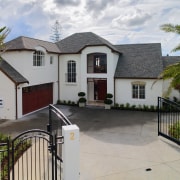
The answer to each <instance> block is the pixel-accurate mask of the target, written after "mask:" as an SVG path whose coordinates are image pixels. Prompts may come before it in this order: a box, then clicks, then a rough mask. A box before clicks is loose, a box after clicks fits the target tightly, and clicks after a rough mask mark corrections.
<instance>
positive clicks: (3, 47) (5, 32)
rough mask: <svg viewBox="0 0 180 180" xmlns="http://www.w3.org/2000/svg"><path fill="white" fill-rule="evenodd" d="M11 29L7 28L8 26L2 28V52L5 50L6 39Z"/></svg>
mask: <svg viewBox="0 0 180 180" xmlns="http://www.w3.org/2000/svg"><path fill="white" fill-rule="evenodd" d="M9 32H10V29H9V28H7V27H6V26H4V27H2V28H0V51H1V53H2V52H4V49H5V46H4V41H5V39H6V37H7V35H8V34H9Z"/></svg>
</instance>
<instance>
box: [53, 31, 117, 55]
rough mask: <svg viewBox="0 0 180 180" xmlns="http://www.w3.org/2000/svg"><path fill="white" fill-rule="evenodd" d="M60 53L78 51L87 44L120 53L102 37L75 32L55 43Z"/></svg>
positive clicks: (90, 33) (89, 33)
mask: <svg viewBox="0 0 180 180" xmlns="http://www.w3.org/2000/svg"><path fill="white" fill-rule="evenodd" d="M56 44H57V45H58V47H59V49H60V51H61V52H62V53H67V54H69V53H80V52H81V50H82V49H84V48H85V47H87V46H102V45H105V46H107V47H109V48H110V49H111V50H112V51H114V52H117V53H120V52H119V51H118V49H116V47H115V46H113V45H112V44H111V43H110V42H109V41H107V40H105V39H104V38H102V37H100V36H98V35H96V34H94V33H92V32H84V33H75V34H72V35H71V36H68V37H67V38H65V39H63V40H61V41H59V42H57V43H56Z"/></svg>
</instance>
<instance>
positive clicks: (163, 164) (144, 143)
mask: <svg viewBox="0 0 180 180" xmlns="http://www.w3.org/2000/svg"><path fill="white" fill-rule="evenodd" d="M60 110H61V111H62V112H63V113H64V114H65V115H67V116H68V118H69V119H70V120H71V122H72V123H74V124H77V125H78V126H79V127H80V143H81V144H80V149H81V150H80V173H81V176H80V177H81V178H80V179H81V180H121V179H122V180H179V179H180V146H178V145H176V144H174V143H172V142H170V141H168V140H166V139H164V138H162V137H158V136H157V114H156V113H150V112H139V111H120V110H104V109H100V108H96V109H94V108H78V107H66V106H60ZM47 121H48V113H47V110H43V111H40V112H38V113H36V114H33V115H31V116H26V117H25V118H23V119H21V120H18V121H11V122H10V121H7V122H3V123H0V131H1V132H6V133H9V134H12V135H15V134H17V133H19V132H22V131H23V130H26V129H29V128H41V129H46V124H47Z"/></svg>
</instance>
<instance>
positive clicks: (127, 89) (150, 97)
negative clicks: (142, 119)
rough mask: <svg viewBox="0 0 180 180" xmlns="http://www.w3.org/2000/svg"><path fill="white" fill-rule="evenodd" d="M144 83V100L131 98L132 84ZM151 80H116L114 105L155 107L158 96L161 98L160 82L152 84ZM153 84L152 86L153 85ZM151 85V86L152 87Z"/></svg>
mask: <svg viewBox="0 0 180 180" xmlns="http://www.w3.org/2000/svg"><path fill="white" fill-rule="evenodd" d="M135 81H139V82H144V83H146V85H145V94H146V95H145V99H133V98H132V84H131V83H132V82H135ZM154 82H155V80H153V79H116V80H115V92H116V94H115V99H116V100H115V103H118V104H126V103H129V104H131V105H149V106H151V105H154V106H157V98H158V96H162V80H159V81H158V82H156V83H154ZM153 84H154V85H153ZM152 85H153V86H152Z"/></svg>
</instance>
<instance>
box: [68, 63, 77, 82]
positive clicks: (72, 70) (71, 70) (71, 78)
mask: <svg viewBox="0 0 180 180" xmlns="http://www.w3.org/2000/svg"><path fill="white" fill-rule="evenodd" d="M66 82H68V83H75V82H76V62H75V61H73V60H69V61H68V62H67V74H66Z"/></svg>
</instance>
